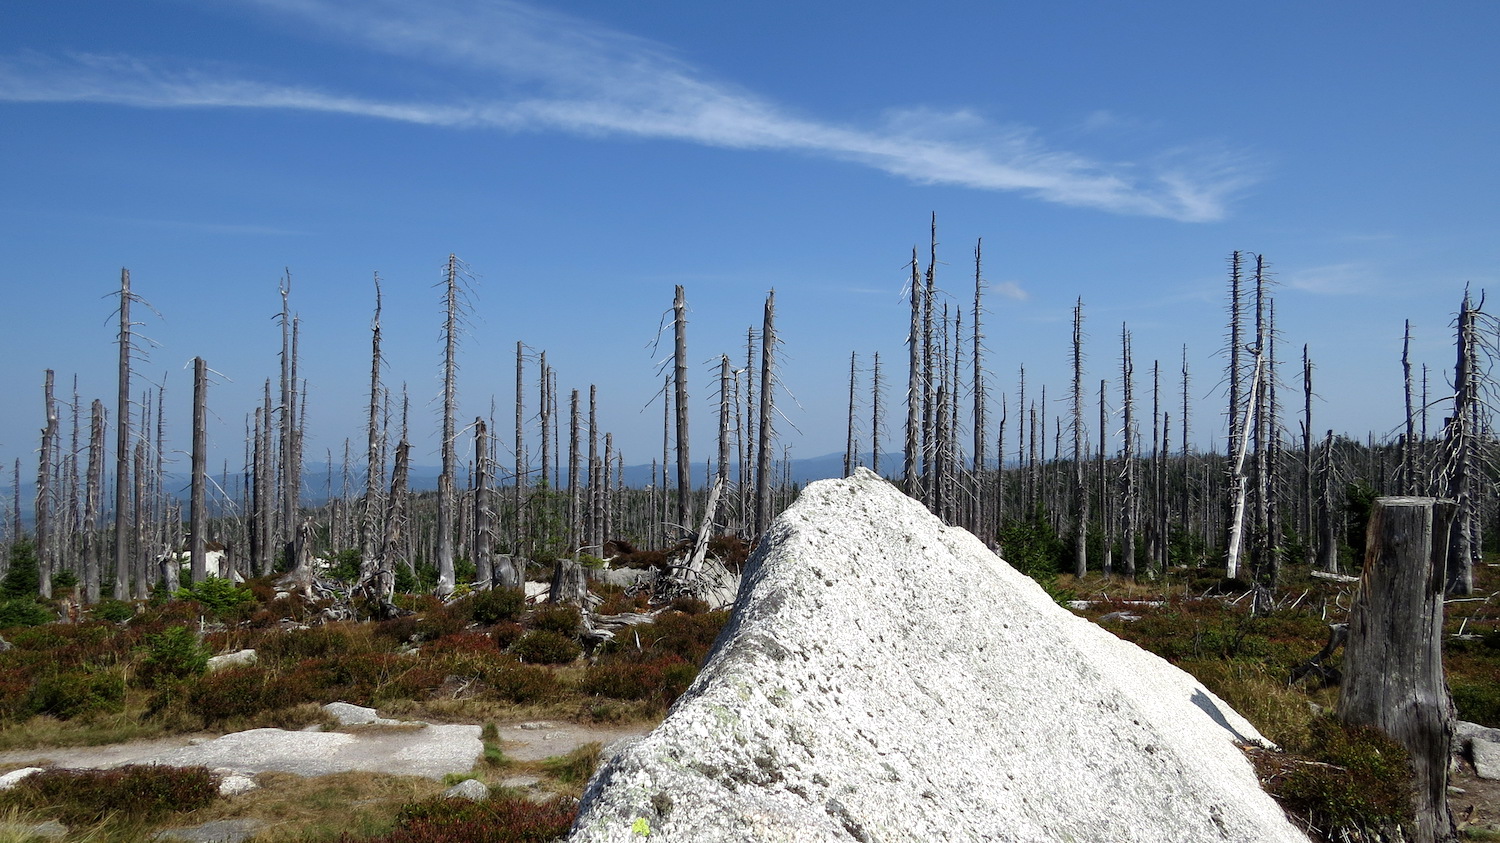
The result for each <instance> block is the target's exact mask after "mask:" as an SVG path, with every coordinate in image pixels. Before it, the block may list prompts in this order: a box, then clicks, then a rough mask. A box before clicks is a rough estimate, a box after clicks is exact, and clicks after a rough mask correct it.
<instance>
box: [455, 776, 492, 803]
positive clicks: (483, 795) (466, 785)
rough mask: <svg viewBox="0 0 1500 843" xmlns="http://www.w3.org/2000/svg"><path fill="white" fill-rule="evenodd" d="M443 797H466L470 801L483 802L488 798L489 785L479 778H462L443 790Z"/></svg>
mask: <svg viewBox="0 0 1500 843" xmlns="http://www.w3.org/2000/svg"><path fill="white" fill-rule="evenodd" d="M443 798H444V799H467V800H469V801H470V802H483V801H484V800H486V799H488V798H490V789H489V787H488V786H487V785H486V784H485V783H484V782H482V781H480V780H479V779H464V780H463V781H461V782H459V783H458V784H456V785H454V786H452V787H450V788H448V789H447V790H445V791H443Z"/></svg>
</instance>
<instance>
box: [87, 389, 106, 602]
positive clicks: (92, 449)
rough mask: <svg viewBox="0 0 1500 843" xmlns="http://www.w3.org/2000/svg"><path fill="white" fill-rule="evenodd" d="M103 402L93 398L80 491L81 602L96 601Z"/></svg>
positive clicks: (102, 457) (97, 593) (102, 469)
mask: <svg viewBox="0 0 1500 843" xmlns="http://www.w3.org/2000/svg"><path fill="white" fill-rule="evenodd" d="M104 428H105V419H104V402H103V401H100V400H99V399H97V398H95V399H94V403H93V406H92V407H91V408H90V413H89V462H88V475H87V478H86V480H85V482H84V492H83V543H84V548H83V600H84V602H85V603H89V604H93V603H98V602H99V597H100V596H101V595H100V585H99V535H98V532H99V530H98V528H99V509H100V501H102V500H103V480H104V433H105V430H104Z"/></svg>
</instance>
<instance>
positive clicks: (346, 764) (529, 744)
mask: <svg viewBox="0 0 1500 843" xmlns="http://www.w3.org/2000/svg"><path fill="white" fill-rule="evenodd" d="M496 725H497V726H498V727H499V730H500V738H501V741H502V748H503V749H504V751H505V754H506V755H507V756H508V757H510V758H513V759H515V760H517V761H540V760H543V759H546V758H552V757H555V756H562V755H567V754H568V753H569V752H572V751H573V750H574V749H577V748H578V747H580V746H583V745H585V744H589V743H593V742H598V743H601V744H604V745H605V746H609V745H610V744H612V743H614V742H616V741H619V740H622V739H624V738H630V737H636V736H638V735H643V734H645V733H646V732H649V731H650V730H651V728H652V726H651V724H648V723H642V724H632V725H628V726H594V725H586V724H580V723H571V722H568V721H564V720H533V721H524V722H509V723H498V724H496ZM438 728H441V729H446V728H448V727H438ZM468 728H472V729H475V730H477V729H478V726H471V727H468ZM273 731H279V730H260V729H257V730H251V732H239V733H235V734H232V735H216V734H196V735H175V736H173V737H169V738H158V739H154V740H143V741H131V742H129V743H121V744H111V745H108V746H79V747H41V748H35V749H18V750H9V751H6V752H0V773H3V772H5V771H8V770H14V769H18V768H21V767H63V768H70V769H100V768H106V767H118V766H122V765H125V764H134V763H147V762H156V763H167V764H187V765H190V764H206V765H207V766H227V767H231V768H234V769H242V770H243V771H245V772H250V773H254V772H260V771H263V770H265V769H276V770H282V771H285V772H292V773H297V774H298V775H326V774H328V773H333V772H340V771H342V770H369V771H374V772H388V773H394V774H398V775H399V774H410V773H413V771H414V766H413V755H412V754H413V751H414V750H413V742H414V738H416V737H418V736H419V735H420V733H421V732H424V731H428V730H426V729H423V730H420V731H413V730H412V729H408V728H390V729H382V728H369V727H360V728H353V729H350V730H347V732H344V731H341V732H336V733H296V732H293V733H284V734H282V735H268V736H269V737H280V738H283V739H285V740H286V741H289V742H291V743H292V744H293V745H295V744H299V743H300V744H302V745H303V746H304V747H306V748H308V749H313V748H314V745H315V744H318V742H319V741H320V740H321V741H326V740H328V739H331V738H334V737H335V736H338V735H344V734H347V735H349V736H352V737H351V738H350V739H349V740H348V741H346V742H347V743H349V744H351V746H350V747H349V748H348V749H342V750H341V751H340V752H339V753H337V754H336V755H335V754H330V753H328V752H326V751H325V752H321V753H319V752H314V753H311V754H312V755H315V756H316V755H321V756H322V757H317V758H311V759H309V760H308V763H307V764H306V765H305V766H303V768H302V769H301V770H299V769H291V768H289V766H288V765H287V764H285V763H282V762H280V761H277V760H274V759H271V758H269V757H267V758H264V759H260V758H256V757H255V755H256V753H255V749H254V746H253V745H250V744H247V741H248V740H249V736H253V733H269V732H273ZM432 731H434V732H436V731H438V729H433V730H432ZM474 746H475V749H474V751H473V753H472V754H471V755H463V756H462V757H459V756H457V755H450V756H448V757H446V758H444V759H442V760H441V761H440V762H439V763H438V765H437V766H434V767H432V769H430V770H429V769H427V768H426V766H431V765H426V766H423V767H422V769H421V771H420V772H418V773H416V774H418V775H429V776H435V777H438V778H441V777H442V775H443V774H444V773H461V772H465V771H467V770H468V769H469V768H470V767H471V766H472V765H473V763H474V761H475V760H476V759H477V758H478V755H479V748H478V743H477V741H475V744H474ZM236 750H239V751H236ZM270 754H271V753H270V752H267V755H268V756H269V755H270ZM460 755H461V754H460ZM314 762H316V763H314ZM438 767H441V768H442V769H438Z"/></svg>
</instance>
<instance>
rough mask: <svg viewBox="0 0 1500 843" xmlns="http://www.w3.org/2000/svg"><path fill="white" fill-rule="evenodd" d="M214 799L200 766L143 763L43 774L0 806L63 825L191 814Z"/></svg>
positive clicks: (0, 798)
mask: <svg viewBox="0 0 1500 843" xmlns="http://www.w3.org/2000/svg"><path fill="white" fill-rule="evenodd" d="M218 795H219V786H218V782H217V781H216V780H215V779H214V776H213V774H212V773H210V772H209V771H208V770H207V769H206V768H204V767H164V766H157V765H154V764H145V765H131V766H126V767H117V768H115V769H112V770H60V769H53V770H44V771H42V772H40V773H36V774H34V775H31V776H27V777H26V778H24V779H22V780H21V781H20V782H19V783H17V785H16V786H15V787H14V788H12V789H11V790H8V791H5V792H4V793H0V804H3V805H5V806H7V807H14V808H19V809H21V810H27V811H36V812H39V813H43V814H46V815H49V816H52V817H55V818H56V819H57V820H59V821H61V822H62V823H64V824H66V825H92V824H94V823H98V822H100V821H103V820H105V819H107V818H110V817H116V816H119V815H124V817H126V818H129V819H137V820H147V821H149V820H155V819H159V818H161V817H164V816H167V815H170V814H173V813H178V812H186V811H196V810H198V809H199V808H203V807H207V806H208V805H209V804H211V803H212V802H213V801H214V799H215V798H217V797H218Z"/></svg>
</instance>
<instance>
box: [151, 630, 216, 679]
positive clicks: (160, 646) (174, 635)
mask: <svg viewBox="0 0 1500 843" xmlns="http://www.w3.org/2000/svg"><path fill="white" fill-rule="evenodd" d="M146 647H147V651H146V657H145V658H144V659H142V660H141V663H140V665H139V666H138V667H137V668H136V673H135V679H136V682H137V683H138V684H140V685H142V686H143V687H147V688H159V687H161V686H162V685H165V684H167V683H169V682H177V681H180V680H183V679H188V678H191V677H194V676H201V675H202V674H203V673H204V671H206V670H208V651H207V650H205V649H203V645H201V644H199V643H198V636H197V635H195V634H194V633H193V631H192V630H190V629H188V628H187V627H184V626H171V627H167V629H166V630H164V631H162V632H160V633H157V634H156V635H152V636H149V637H148V638H147V639H146Z"/></svg>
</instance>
